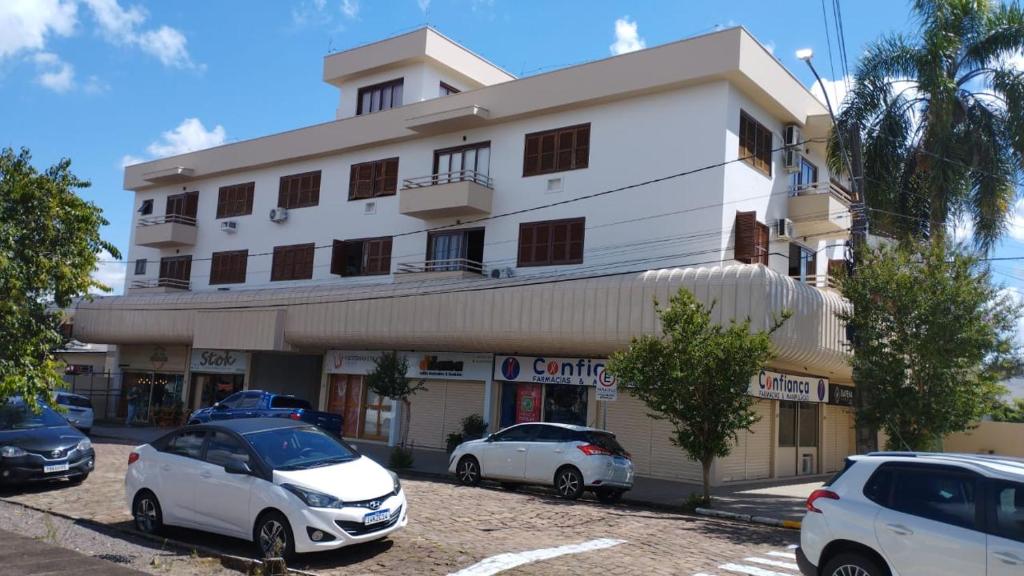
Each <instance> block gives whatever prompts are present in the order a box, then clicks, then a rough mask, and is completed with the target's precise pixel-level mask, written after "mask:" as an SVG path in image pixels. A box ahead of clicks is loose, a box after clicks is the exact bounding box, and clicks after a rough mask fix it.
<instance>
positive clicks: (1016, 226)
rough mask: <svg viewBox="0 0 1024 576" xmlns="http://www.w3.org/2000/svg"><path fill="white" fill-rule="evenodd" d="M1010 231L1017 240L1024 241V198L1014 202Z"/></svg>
mask: <svg viewBox="0 0 1024 576" xmlns="http://www.w3.org/2000/svg"><path fill="white" fill-rule="evenodd" d="M1008 231H1009V233H1010V237H1011V238H1013V239H1014V240H1016V241H1017V242H1024V200H1017V201H1016V202H1014V204H1013V212H1012V213H1011V214H1010V228H1009V230H1008Z"/></svg>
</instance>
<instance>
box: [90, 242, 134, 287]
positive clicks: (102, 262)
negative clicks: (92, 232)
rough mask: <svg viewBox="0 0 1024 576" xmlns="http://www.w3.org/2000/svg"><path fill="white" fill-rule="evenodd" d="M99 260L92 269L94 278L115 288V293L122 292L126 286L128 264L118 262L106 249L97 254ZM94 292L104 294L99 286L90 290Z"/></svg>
mask: <svg viewBox="0 0 1024 576" xmlns="http://www.w3.org/2000/svg"><path fill="white" fill-rule="evenodd" d="M96 257H97V260H98V262H97V263H96V268H94V269H93V271H92V277H93V279H94V280H96V281H97V282H99V283H100V284H103V285H105V286H108V287H110V288H111V289H113V293H114V294H120V293H121V291H122V289H123V288H124V278H125V271H126V268H127V264H125V263H123V262H116V261H115V260H114V257H113V256H112V255H111V254H110V252H107V251H106V250H103V251H101V252H100V253H99V254H97V255H96ZM90 292H92V293H93V294H104V293H105V292H103V291H102V290H100V289H99V288H92V289H91V290H90Z"/></svg>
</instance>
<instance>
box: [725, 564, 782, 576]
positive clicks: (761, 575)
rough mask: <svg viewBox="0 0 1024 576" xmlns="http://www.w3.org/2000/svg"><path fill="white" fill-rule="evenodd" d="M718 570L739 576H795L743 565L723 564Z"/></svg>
mask: <svg viewBox="0 0 1024 576" xmlns="http://www.w3.org/2000/svg"><path fill="white" fill-rule="evenodd" d="M718 569H719V570H728V571H729V572H737V573H739V574H749V575H750V576H793V573H792V572H775V571H773V570H765V569H764V568H758V567H757V566H744V565H742V564H722V565H721V566H719V567H718Z"/></svg>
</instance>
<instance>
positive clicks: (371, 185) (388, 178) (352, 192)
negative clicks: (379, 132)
mask: <svg viewBox="0 0 1024 576" xmlns="http://www.w3.org/2000/svg"><path fill="white" fill-rule="evenodd" d="M397 192H398V158H387V159H384V160H374V161H373V162H362V163H360V164H353V165H352V168H351V169H350V170H349V183H348V199H349V200H361V199H364V198H374V197H377V196H393V195H395V194H396V193H397Z"/></svg>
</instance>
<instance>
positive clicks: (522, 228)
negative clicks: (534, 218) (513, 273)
mask: <svg viewBox="0 0 1024 576" xmlns="http://www.w3.org/2000/svg"><path fill="white" fill-rule="evenodd" d="M533 229H534V226H533V225H532V224H526V223H523V224H520V225H519V264H518V265H519V266H527V265H529V264H532V263H533Z"/></svg>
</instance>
